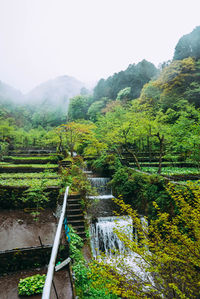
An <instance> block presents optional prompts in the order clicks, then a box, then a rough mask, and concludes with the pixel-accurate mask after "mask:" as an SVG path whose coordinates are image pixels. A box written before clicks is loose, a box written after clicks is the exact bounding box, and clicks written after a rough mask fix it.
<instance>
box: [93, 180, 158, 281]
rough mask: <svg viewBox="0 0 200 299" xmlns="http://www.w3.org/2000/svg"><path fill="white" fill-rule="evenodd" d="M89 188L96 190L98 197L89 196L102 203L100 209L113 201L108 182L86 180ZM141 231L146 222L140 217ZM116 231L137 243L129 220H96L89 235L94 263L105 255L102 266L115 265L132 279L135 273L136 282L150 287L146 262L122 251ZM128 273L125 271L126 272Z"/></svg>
mask: <svg viewBox="0 0 200 299" xmlns="http://www.w3.org/2000/svg"><path fill="white" fill-rule="evenodd" d="M89 180H90V182H91V185H92V186H93V187H95V188H96V189H97V192H98V193H99V194H100V195H98V196H90V197H89V198H90V199H103V200H102V201H100V202H101V203H102V204H101V206H102V207H103V206H104V205H105V202H107V201H108V200H107V199H110V198H113V195H112V190H111V188H108V186H107V184H108V182H109V180H110V179H109V178H89ZM140 220H141V224H142V226H143V228H144V231H146V229H147V226H148V224H147V222H146V220H145V218H144V217H140ZM115 228H117V231H118V232H123V233H125V234H126V236H127V237H128V239H129V240H133V239H135V240H136V241H137V242H139V240H138V237H137V231H136V229H135V228H134V227H133V223H132V219H131V218H130V217H129V216H122V217H113V216H112V217H98V216H97V217H96V218H95V219H94V221H93V222H92V223H91V225H90V233H91V249H92V254H93V257H94V258H95V259H99V258H100V259H102V256H101V253H104V254H105V257H103V259H104V262H105V261H106V263H109V264H112V263H113V264H114V265H115V266H116V267H117V269H118V271H119V272H121V273H122V274H123V275H125V276H127V279H130V277H131V274H130V273H131V271H133V272H134V273H136V275H137V277H139V279H142V280H143V281H146V282H148V283H153V279H152V277H151V275H150V274H149V273H147V272H146V271H145V261H144V260H142V258H141V257H140V256H139V255H138V254H137V253H135V252H131V251H130V250H128V249H127V248H125V244H124V242H123V241H121V240H120V238H119V237H118V236H117V234H116V233H115ZM127 269H128V271H127Z"/></svg>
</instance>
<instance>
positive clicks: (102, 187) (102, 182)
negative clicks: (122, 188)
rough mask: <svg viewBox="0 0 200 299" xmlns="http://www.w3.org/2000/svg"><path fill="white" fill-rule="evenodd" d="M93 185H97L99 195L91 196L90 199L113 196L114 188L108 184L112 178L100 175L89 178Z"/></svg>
mask: <svg viewBox="0 0 200 299" xmlns="http://www.w3.org/2000/svg"><path fill="white" fill-rule="evenodd" d="M88 179H89V181H90V183H91V185H92V187H95V188H96V190H97V192H98V193H99V195H97V196H89V198H90V199H96V198H97V199H109V198H113V195H112V189H111V187H110V186H108V182H109V181H110V178H104V177H98V178H88Z"/></svg>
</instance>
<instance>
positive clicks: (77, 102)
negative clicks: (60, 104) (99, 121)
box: [68, 96, 93, 121]
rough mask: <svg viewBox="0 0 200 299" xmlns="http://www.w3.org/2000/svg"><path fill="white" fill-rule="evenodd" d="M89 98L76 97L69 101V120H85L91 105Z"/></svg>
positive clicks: (90, 98)
mask: <svg viewBox="0 0 200 299" xmlns="http://www.w3.org/2000/svg"><path fill="white" fill-rule="evenodd" d="M92 101H93V99H92V97H91V96H76V97H74V98H72V99H70V103H69V111H68V116H69V119H70V120H71V121H72V120H77V119H87V118H88V116H87V112H88V108H89V106H90V105H91V104H92Z"/></svg>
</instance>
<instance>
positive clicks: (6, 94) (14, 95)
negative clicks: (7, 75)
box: [0, 81, 24, 103]
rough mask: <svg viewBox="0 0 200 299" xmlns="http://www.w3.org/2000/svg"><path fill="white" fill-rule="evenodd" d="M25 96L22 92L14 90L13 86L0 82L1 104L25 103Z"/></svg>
mask: <svg viewBox="0 0 200 299" xmlns="http://www.w3.org/2000/svg"><path fill="white" fill-rule="evenodd" d="M23 98H24V96H23V94H22V93H21V91H19V90H17V89H15V88H13V87H12V86H10V85H8V84H6V83H4V82H2V81H0V102H1V103H2V102H6V101H12V102H14V103H20V102H22V101H23Z"/></svg>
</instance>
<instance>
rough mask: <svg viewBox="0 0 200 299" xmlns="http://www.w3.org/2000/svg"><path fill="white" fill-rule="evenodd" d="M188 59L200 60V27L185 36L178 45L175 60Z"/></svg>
mask: <svg viewBox="0 0 200 299" xmlns="http://www.w3.org/2000/svg"><path fill="white" fill-rule="evenodd" d="M187 57H194V58H195V59H199V58H200V26H198V27H196V28H195V29H194V30H193V31H192V32H191V33H189V34H186V35H183V36H182V37H181V38H180V39H179V41H178V43H177V45H176V48H175V52H174V58H173V59H174V60H181V59H184V58H187Z"/></svg>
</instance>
